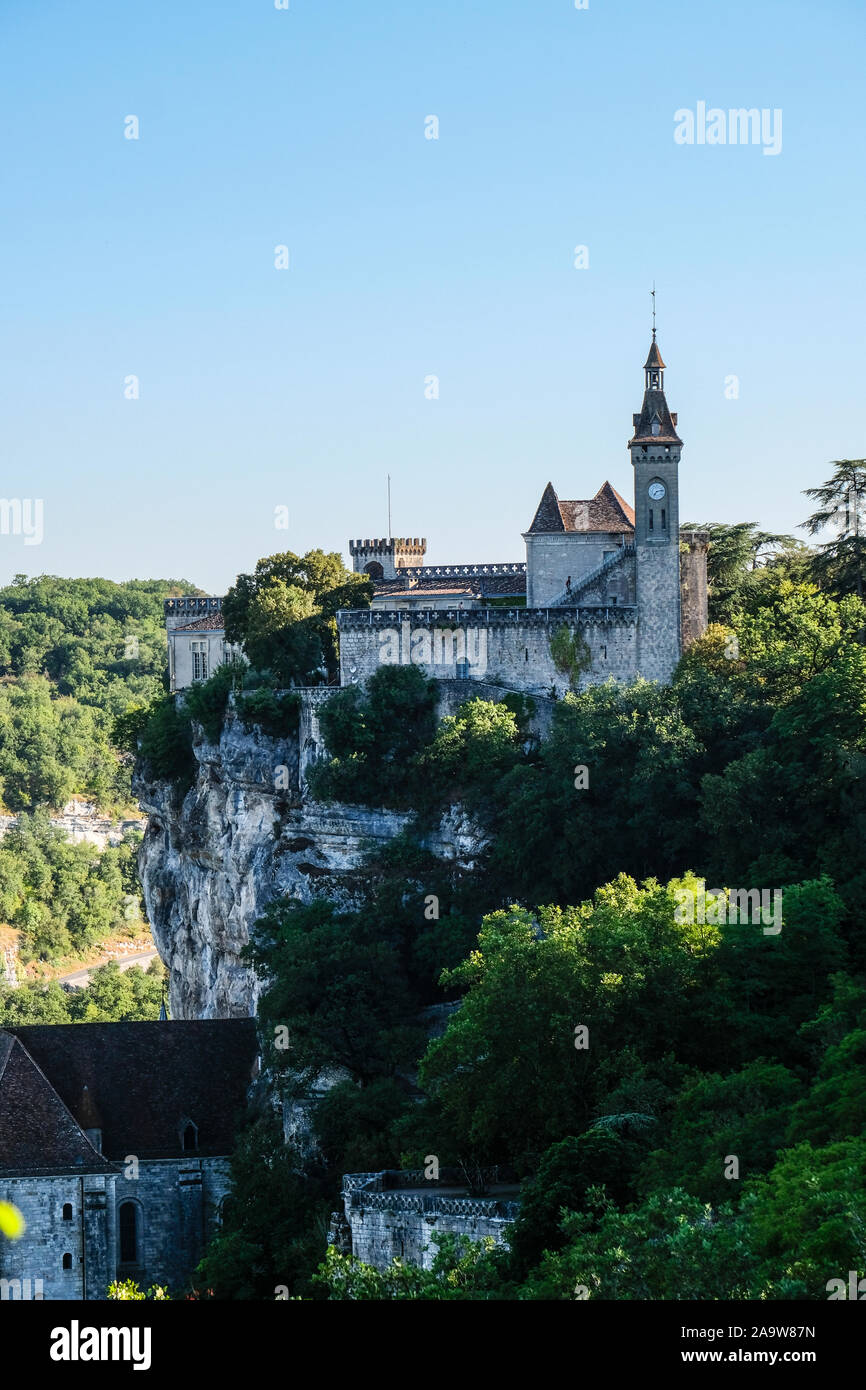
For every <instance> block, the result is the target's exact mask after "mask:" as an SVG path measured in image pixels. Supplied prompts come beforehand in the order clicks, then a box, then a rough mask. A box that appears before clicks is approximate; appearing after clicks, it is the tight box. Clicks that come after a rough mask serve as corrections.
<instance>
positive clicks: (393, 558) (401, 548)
mask: <svg viewBox="0 0 866 1390" xmlns="http://www.w3.org/2000/svg"><path fill="white" fill-rule="evenodd" d="M426 553H427V541H426V540H425V539H424V537H423V536H422V537H421V539H420V540H419V539H418V537H417V536H415V538H414V539H410V538H409V537H408V536H389V537H388V539H387V540H384V539H379V540H375V539H374V540H371V541H349V554H350V555H351V557H352V568H353V569H354V571H355V574H369V576H370V578H371V579H395V578H396V575H397V571H398V570H401V569H406V568H408V567H409V566H412V565H423V563H424V556H425V555H426Z"/></svg>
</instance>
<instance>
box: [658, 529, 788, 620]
mask: <svg viewBox="0 0 866 1390" xmlns="http://www.w3.org/2000/svg"><path fill="white" fill-rule="evenodd" d="M682 529H683V530H684V531H707V532H708V533H709V538H710V547H709V553H708V555H707V583H708V588H709V616H710V622H711V623H730V622H731V621H732V620H733V618H734V615H735V614H736V613H738V612H739V611H740V610H741V609H742V607H743V605H744V604H746V603H748V601H749V599H750V598H751V596H752V595H755V594H760V593H761V592H763V591H764V590H766V589H768V588H769V589H770V590H771V591H772V588H773V587H774V585H775V584H776V583H777V582H778V579H779V577H786V578H790V579H794V580H797V579H805V578H806V577H807V572H808V565H809V561H810V559H811V555H810V552H809V551H808V549H807V548H806V546H804V545H803V542H802V541H798V540H795V538H794V537H793V536H783V535H775V534H773V533H772V532H769V531H760V530H758V527H757V526H756V524H755V522H754V521H740V522H737V523H735V524H734V525H729V524H726V523H724V522H717V521H709V522H691V521H689V522H684V523H682Z"/></svg>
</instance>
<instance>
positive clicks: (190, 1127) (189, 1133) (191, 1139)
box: [180, 1120, 198, 1154]
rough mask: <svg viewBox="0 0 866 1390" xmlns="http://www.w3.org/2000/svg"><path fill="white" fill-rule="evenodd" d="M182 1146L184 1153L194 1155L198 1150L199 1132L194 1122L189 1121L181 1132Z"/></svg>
mask: <svg viewBox="0 0 866 1390" xmlns="http://www.w3.org/2000/svg"><path fill="white" fill-rule="evenodd" d="M180 1146H181V1148H182V1149H183V1151H184V1153H185V1154H186V1153H193V1152H194V1151H195V1150H196V1149H197V1148H198V1130H197V1129H196V1127H195V1125H194V1124H193V1122H192V1120H187V1122H186V1124H185V1125H184V1127H183V1130H182V1131H181V1136H180Z"/></svg>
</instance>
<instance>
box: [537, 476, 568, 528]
mask: <svg viewBox="0 0 866 1390" xmlns="http://www.w3.org/2000/svg"><path fill="white" fill-rule="evenodd" d="M529 530H530V531H564V530H565V523H564V522H563V520H562V512H561V511H560V510H559V498H558V497H557V495H556V493H555V492H554V490H553V483H548V484H547V487H546V488H545V489H544V491H543V493H542V494H541V501H540V502H539V504H538V507H537V509H536V512H535V516H534V517H533V518H532V525H531V526H530V528H529Z"/></svg>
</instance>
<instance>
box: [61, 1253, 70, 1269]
mask: <svg viewBox="0 0 866 1390" xmlns="http://www.w3.org/2000/svg"><path fill="white" fill-rule="evenodd" d="M63 1268H64V1269H71V1268H72V1256H71V1255H64V1256H63Z"/></svg>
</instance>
